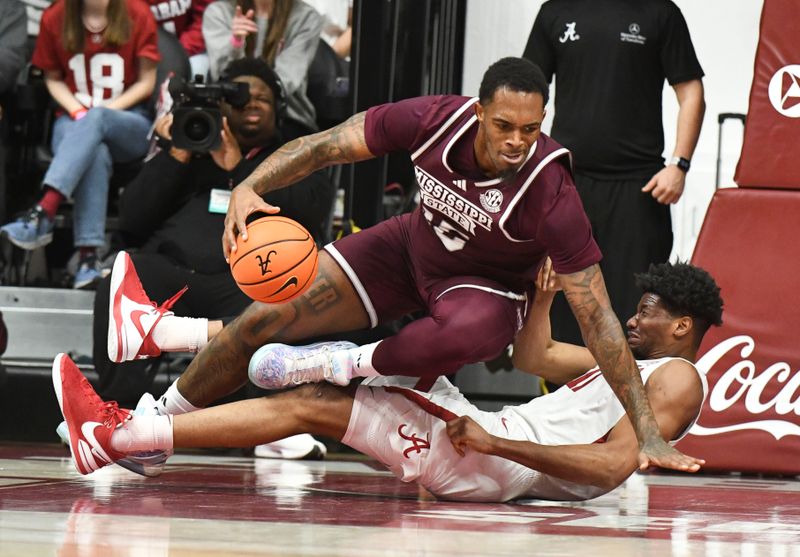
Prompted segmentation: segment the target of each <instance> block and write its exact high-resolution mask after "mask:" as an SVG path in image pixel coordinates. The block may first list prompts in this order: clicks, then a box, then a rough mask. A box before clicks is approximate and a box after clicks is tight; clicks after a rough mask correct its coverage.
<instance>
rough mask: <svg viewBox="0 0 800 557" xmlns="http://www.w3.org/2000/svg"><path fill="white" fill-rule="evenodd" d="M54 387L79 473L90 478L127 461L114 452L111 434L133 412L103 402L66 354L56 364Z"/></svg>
mask: <svg viewBox="0 0 800 557" xmlns="http://www.w3.org/2000/svg"><path fill="white" fill-rule="evenodd" d="M53 387H54V389H55V391H56V398H57V399H58V405H59V406H60V407H61V414H62V415H63V416H64V420H65V421H66V422H67V428H68V429H69V446H70V451H71V453H72V461H73V462H74V463H75V468H77V469H78V472H80V473H81V474H89V473H91V472H94V471H95V470H99V469H100V468H102V467H104V466H108V465H109V464H111V463H113V462H115V461H117V460H119V459H121V458H124V457H125V455H124V454H123V453H120V452H117V451H115V450H113V449H112V448H111V434H112V433H114V430H115V429H117V428H118V427H119V426H120V425H122V424H124V423H125V422H126V421H127V420H129V419H130V417H131V413H130V412H129V411H127V410H122V409H120V407H119V406H118V405H117V403H116V402H103V399H101V398H100V397H99V396H97V393H96V392H94V389H93V388H92V386H91V385H90V384H89V381H87V380H86V377H84V376H83V374H82V373H81V371H80V370H79V369H78V367H77V366H76V365H75V363H74V362H73V361H72V360H71V359H70V358H69V356H67V355H66V354H59V355H58V356H56V359H55V360H53Z"/></svg>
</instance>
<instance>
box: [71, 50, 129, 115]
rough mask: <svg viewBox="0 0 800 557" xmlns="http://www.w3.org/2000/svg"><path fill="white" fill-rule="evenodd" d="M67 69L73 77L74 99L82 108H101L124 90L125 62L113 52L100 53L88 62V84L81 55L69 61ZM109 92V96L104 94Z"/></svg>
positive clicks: (84, 63)
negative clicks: (90, 88)
mask: <svg viewBox="0 0 800 557" xmlns="http://www.w3.org/2000/svg"><path fill="white" fill-rule="evenodd" d="M68 65H69V69H70V70H72V75H73V76H74V77H75V88H76V89H77V92H76V93H75V98H76V99H78V102H79V103H81V104H82V105H83V106H86V107H92V106H101V105H102V104H103V102H104V101H106V100H111V99H113V98H116V97H118V96H119V95H120V94H121V93H122V91H123V90H124V89H125V60H123V59H122V56H120V55H119V54H116V53H113V52H100V53H98V54H95V55H94V56H92V57H91V59H90V60H89V78H90V80H91V83H92V90H91V91H89V82H88V81H87V80H86V62H85V59H84V56H83V54H76V55H75V56H73V57H72V58H70V59H69V63H68ZM106 91H109V94H106Z"/></svg>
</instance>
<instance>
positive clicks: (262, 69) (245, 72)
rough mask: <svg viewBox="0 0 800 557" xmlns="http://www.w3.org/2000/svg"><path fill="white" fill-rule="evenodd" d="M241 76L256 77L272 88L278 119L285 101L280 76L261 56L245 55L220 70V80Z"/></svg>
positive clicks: (230, 79) (229, 79)
mask: <svg viewBox="0 0 800 557" xmlns="http://www.w3.org/2000/svg"><path fill="white" fill-rule="evenodd" d="M242 76H252V77H257V78H258V79H260V80H261V81H263V82H264V83H266V84H267V87H269V88H270V89H271V90H272V96H273V97H274V98H275V113H276V116H277V117H278V121H280V118H281V116H282V111H283V109H284V105H285V104H286V102H285V99H284V96H283V83H281V78H280V77H278V74H277V73H275V70H273V69H272V68H271V67H270V66H269V64H267V62H266V61H265V60H263V59H262V58H248V57H246V56H245V57H244V58H239V59H238V60H234V61H233V62H231V63H230V64H228V65H227V66H226V67H225V69H224V70H223V72H222V76H221V77H220V81H233V80H234V79H236V78H237V77H242Z"/></svg>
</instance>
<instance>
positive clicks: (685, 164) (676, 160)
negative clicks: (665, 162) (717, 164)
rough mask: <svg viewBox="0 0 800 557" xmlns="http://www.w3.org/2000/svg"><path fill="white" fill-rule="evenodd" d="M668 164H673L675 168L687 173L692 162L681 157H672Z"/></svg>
mask: <svg viewBox="0 0 800 557" xmlns="http://www.w3.org/2000/svg"><path fill="white" fill-rule="evenodd" d="M669 163H670V164H674V165H675V166H677V167H678V168H680V169H681V170H683V172H684V173H686V172H689V167H690V166H692V161H690V160H689V159H684V158H683V157H672V159H670V161H669Z"/></svg>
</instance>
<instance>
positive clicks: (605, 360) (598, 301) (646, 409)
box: [561, 264, 700, 471]
mask: <svg viewBox="0 0 800 557" xmlns="http://www.w3.org/2000/svg"><path fill="white" fill-rule="evenodd" d="M561 286H562V288H563V289H564V293H565V294H566V296H567V301H568V302H569V305H570V307H571V308H572V312H573V313H574V314H575V317H576V318H577V320H578V324H579V325H580V328H581V333H582V335H583V339H584V341H585V342H586V346H587V347H588V348H589V350H590V351H591V352H592V355H593V356H594V359H595V360H596V361H597V364H598V365H599V366H600V369H601V370H602V371H603V376H604V377H605V380H606V381H607V382H608V384H609V385H610V386H611V389H612V390H613V391H614V393H615V394H616V395H617V398H618V399H619V401H620V402H621V403H622V407H623V408H625V412H626V413H627V414H628V417H629V418H630V420H631V423H632V424H633V429H634V431H635V432H636V438H637V439H638V441H639V449H640V453H639V466H640V468H642V469H646V468H648V467H649V466H651V465H656V466H661V467H664V468H672V469H675V470H689V471H695V470H697V469H698V468H699V466H700V464H699V460H698V459H696V458H692V457H690V456H687V455H684V454H683V453H681V452H679V451H678V450H676V449H674V448H673V447H671V446H670V445H668V444H667V443H666V442H665V441H664V440H663V439H662V438H661V436H660V435H659V432H658V425H657V424H656V420H655V417H654V416H653V410H652V408H651V406H650V403H649V402H648V400H647V395H646V394H645V391H644V386H643V384H642V378H641V375H639V371H638V369H637V368H636V362H635V361H634V359H633V354H631V351H630V348H629V347H628V344H627V342H626V341H625V336H624V335H623V333H622V327H621V326H620V324H619V320H618V319H617V316H616V315H615V314H614V311H613V310H612V309H611V302H610V301H609V299H608V293H607V292H606V285H605V282H604V281H603V275H602V273H601V272H600V267H599V265H597V264H595V265H592V266H590V267H587V268H586V269H584V270H582V271H579V272H577V273H571V274H565V275H561Z"/></svg>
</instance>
